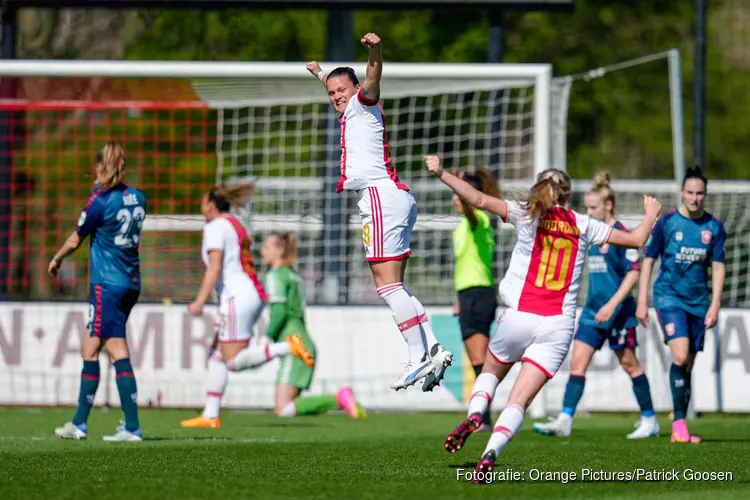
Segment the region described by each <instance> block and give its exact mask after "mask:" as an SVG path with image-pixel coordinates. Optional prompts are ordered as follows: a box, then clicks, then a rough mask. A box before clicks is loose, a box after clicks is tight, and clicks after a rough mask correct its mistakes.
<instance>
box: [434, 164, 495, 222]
mask: <svg viewBox="0 0 750 500" xmlns="http://www.w3.org/2000/svg"><path fill="white" fill-rule="evenodd" d="M424 162H425V165H427V170H429V171H430V172H432V173H433V174H435V177H437V178H438V179H440V180H441V181H443V183H444V184H445V185H446V186H448V187H449V188H451V189H452V190H453V192H454V193H456V194H457V195H458V197H459V198H461V199H462V200H463V201H465V202H466V203H468V204H469V205H471V206H474V207H477V208H479V209H481V210H486V211H488V212H490V213H492V214H495V215H497V216H499V217H500V218H501V219H503V220H508V205H507V204H506V203H505V201H503V200H501V199H500V198H495V197H494V196H487V195H486V194H484V193H482V192H481V191H479V190H477V189H474V187H473V186H471V184H469V183H468V182H465V181H462V180H461V179H459V178H458V177H456V176H455V175H453V174H450V173H448V172H446V171H445V170H444V169H443V166H442V165H441V162H440V157H439V156H435V155H428V156H425V157H424Z"/></svg>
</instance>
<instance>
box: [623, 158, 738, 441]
mask: <svg viewBox="0 0 750 500" xmlns="http://www.w3.org/2000/svg"><path fill="white" fill-rule="evenodd" d="M707 186H708V180H707V179H706V177H705V176H704V175H703V172H702V171H701V169H700V167H692V168H690V169H688V171H687V173H686V174H685V179H684V180H683V181H682V201H683V203H682V206H681V207H680V208H679V209H678V210H674V211H672V212H669V213H668V214H666V215H664V216H663V217H661V218H660V219H659V221H658V222H657V223H656V226H655V227H654V230H653V232H652V234H651V238H650V239H649V242H648V244H647V245H646V258H645V259H644V261H643V271H642V273H641V286H640V294H639V297H638V310H637V311H636V316H637V317H638V320H639V321H641V323H643V324H644V325H646V324H648V301H647V300H648V287H649V282H650V279H651V270H652V268H653V265H654V260H655V259H657V258H659V257H661V269H660V270H659V276H658V277H657V278H656V281H655V282H654V308H655V309H656V312H657V315H658V317H659V323H660V324H661V327H662V330H663V332H664V342H665V343H666V344H667V345H669V348H670V350H671V352H672V366H671V367H670V370H669V382H670V384H669V385H670V388H671V390H672V404H673V405H674V421H673V422H672V442H673V443H675V442H678V443H688V442H689V443H696V442H700V438H699V437H697V436H692V435H690V433H689V432H688V428H687V423H686V422H685V413H686V412H687V408H688V405H689V402H690V386H691V371H692V368H693V363H694V362H695V356H696V354H697V353H699V352H700V351H702V350H703V340H704V337H705V333H706V329H708V328H712V327H713V326H714V325H715V324H716V321H717V320H718V318H719V308H720V306H721V292H722V290H723V288H724V275H725V269H724V244H725V242H726V238H727V233H726V230H725V229H724V224H723V223H722V222H721V221H720V220H719V219H717V218H715V217H714V216H713V215H711V214H710V213H708V212H706V211H705V210H704V209H703V203H704V201H705V199H706V188H707ZM709 267H710V268H711V275H712V280H711V281H712V293H711V294H709V290H708V281H709V278H708V269H709Z"/></svg>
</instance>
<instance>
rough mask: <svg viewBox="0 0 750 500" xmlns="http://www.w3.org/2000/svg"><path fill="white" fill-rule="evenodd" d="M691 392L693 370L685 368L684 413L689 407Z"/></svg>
mask: <svg viewBox="0 0 750 500" xmlns="http://www.w3.org/2000/svg"><path fill="white" fill-rule="evenodd" d="M692 393H693V372H692V371H690V372H689V371H687V370H685V413H687V410H688V408H689V407H690V396H691V395H692Z"/></svg>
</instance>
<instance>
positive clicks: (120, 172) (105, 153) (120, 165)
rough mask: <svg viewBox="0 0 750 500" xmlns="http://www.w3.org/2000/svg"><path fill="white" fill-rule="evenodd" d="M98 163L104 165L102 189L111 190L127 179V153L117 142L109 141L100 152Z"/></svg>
mask: <svg viewBox="0 0 750 500" xmlns="http://www.w3.org/2000/svg"><path fill="white" fill-rule="evenodd" d="M97 161H98V162H99V163H101V165H102V175H101V182H100V184H101V187H102V188H104V189H111V188H113V187H115V186H117V185H118V184H120V183H121V182H122V180H123V178H124V177H125V152H124V151H123V150H122V148H121V147H120V145H119V144H117V143H116V142H115V141H109V142H108V143H107V144H105V146H104V147H103V148H102V149H101V150H100V151H99V154H98V155H97Z"/></svg>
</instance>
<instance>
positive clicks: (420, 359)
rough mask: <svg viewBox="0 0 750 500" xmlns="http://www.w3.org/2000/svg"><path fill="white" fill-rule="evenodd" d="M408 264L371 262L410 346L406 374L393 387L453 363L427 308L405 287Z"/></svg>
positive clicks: (380, 291) (379, 288)
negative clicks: (429, 320) (436, 334)
mask: <svg viewBox="0 0 750 500" xmlns="http://www.w3.org/2000/svg"><path fill="white" fill-rule="evenodd" d="M406 263H407V259H406V258H403V259H400V260H390V261H381V262H370V269H371V270H372V275H373V278H374V279H375V286H376V287H377V291H378V295H380V297H381V298H382V299H383V300H384V301H385V302H386V304H388V307H389V308H390V309H391V313H392V314H393V318H394V320H395V321H396V324H397V325H398V328H399V330H400V331H401V334H402V335H403V337H404V340H405V341H406V344H407V346H408V348H409V362H408V363H407V365H406V368H405V369H404V373H403V375H402V376H401V377H400V378H399V379H397V380H395V381H394V382H393V383H391V388H392V389H395V390H399V389H404V388H406V387H408V386H410V385H413V384H414V383H416V382H417V381H419V380H421V379H422V378H424V377H426V376H427V375H429V374H430V373H432V372H434V371H435V370H436V368H437V363H439V364H440V368H441V369H443V368H447V367H448V366H450V364H451V363H452V361H453V355H452V354H451V353H449V352H448V351H446V350H445V349H444V348H442V346H440V344H438V342H437V339H435V335H434V333H433V332H432V328H430V327H429V322H428V320H427V315H426V313H425V312H424V307H422V304H421V303H420V302H419V301H418V300H417V299H416V298H414V297H412V296H411V294H410V293H409V292H408V291H407V290H406V289H405V288H404V286H403V278H404V273H405V271H406ZM428 346H430V347H428ZM433 352H434V354H433Z"/></svg>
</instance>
